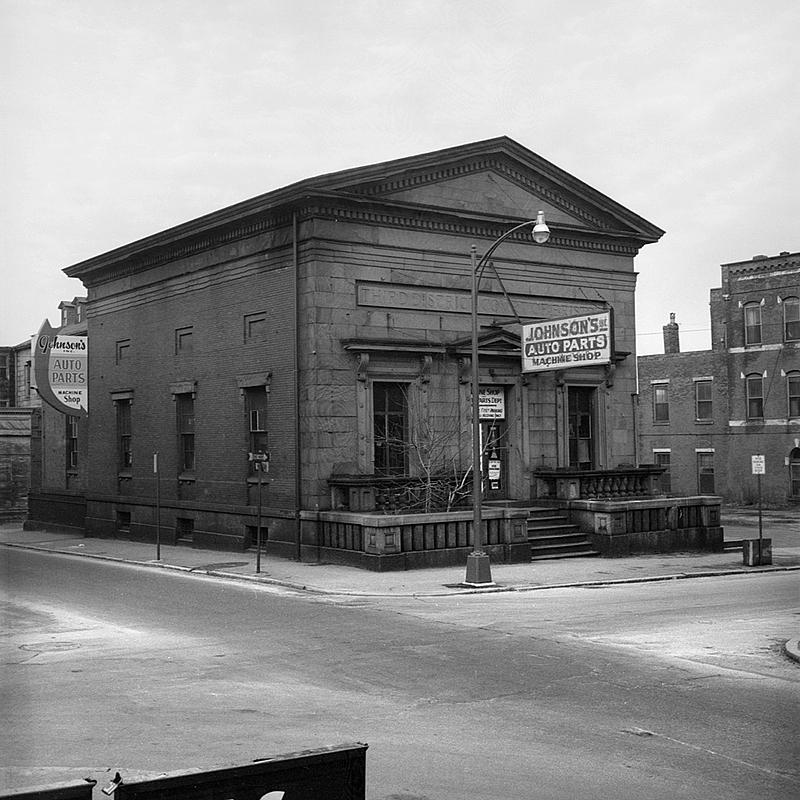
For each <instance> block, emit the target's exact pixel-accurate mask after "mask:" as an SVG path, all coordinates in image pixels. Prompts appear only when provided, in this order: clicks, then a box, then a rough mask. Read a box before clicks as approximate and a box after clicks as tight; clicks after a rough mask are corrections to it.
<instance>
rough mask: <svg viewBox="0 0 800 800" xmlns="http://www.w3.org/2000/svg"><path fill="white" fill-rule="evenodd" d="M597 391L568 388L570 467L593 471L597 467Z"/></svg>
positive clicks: (590, 388) (585, 388) (589, 388)
mask: <svg viewBox="0 0 800 800" xmlns="http://www.w3.org/2000/svg"><path fill="white" fill-rule="evenodd" d="M595 391H596V390H595V389H594V388H592V387H589V386H568V387H567V407H568V419H567V425H568V438H569V466H570V468H571V469H593V468H594V466H595V433H594V428H595V424H594V423H595Z"/></svg>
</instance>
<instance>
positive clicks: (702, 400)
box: [694, 381, 714, 422]
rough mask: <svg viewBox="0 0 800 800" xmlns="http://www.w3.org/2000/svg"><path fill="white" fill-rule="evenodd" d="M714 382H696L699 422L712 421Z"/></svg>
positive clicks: (696, 403)
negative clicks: (712, 390)
mask: <svg viewBox="0 0 800 800" xmlns="http://www.w3.org/2000/svg"><path fill="white" fill-rule="evenodd" d="M711 389H712V382H711V381H695V382H694V408H695V419H696V420H698V422H710V421H711V420H712V419H713V411H714V410H713V402H712V394H711Z"/></svg>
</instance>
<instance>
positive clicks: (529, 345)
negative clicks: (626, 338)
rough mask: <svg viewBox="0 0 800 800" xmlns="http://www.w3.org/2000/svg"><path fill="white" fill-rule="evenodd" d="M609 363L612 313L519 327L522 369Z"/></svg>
mask: <svg viewBox="0 0 800 800" xmlns="http://www.w3.org/2000/svg"><path fill="white" fill-rule="evenodd" d="M610 363H611V312H610V311H601V312H598V313H596V314H584V315H582V316H580V317H567V318H565V319H550V320H545V321H542V322H532V323H529V324H527V325H523V326H522V371H523V372H543V371H545V370H548V369H568V368H570V367H587V366H592V365H594V364H610Z"/></svg>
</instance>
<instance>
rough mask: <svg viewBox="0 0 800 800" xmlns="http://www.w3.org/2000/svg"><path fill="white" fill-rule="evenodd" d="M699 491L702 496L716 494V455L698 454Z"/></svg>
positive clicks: (711, 453)
mask: <svg viewBox="0 0 800 800" xmlns="http://www.w3.org/2000/svg"><path fill="white" fill-rule="evenodd" d="M697 490H698V491H699V492H700V494H714V453H713V451H711V452H698V453H697Z"/></svg>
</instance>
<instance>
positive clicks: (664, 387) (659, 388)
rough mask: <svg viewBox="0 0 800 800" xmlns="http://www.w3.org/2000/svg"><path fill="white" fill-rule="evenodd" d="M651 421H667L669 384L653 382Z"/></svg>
mask: <svg viewBox="0 0 800 800" xmlns="http://www.w3.org/2000/svg"><path fill="white" fill-rule="evenodd" d="M653 422H662V423H666V422H669V384H668V383H654V384H653Z"/></svg>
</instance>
